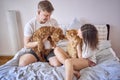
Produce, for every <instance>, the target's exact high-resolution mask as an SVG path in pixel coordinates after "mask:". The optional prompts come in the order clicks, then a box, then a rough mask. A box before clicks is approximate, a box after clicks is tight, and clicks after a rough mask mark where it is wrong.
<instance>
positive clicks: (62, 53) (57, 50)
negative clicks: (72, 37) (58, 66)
mask: <svg viewBox="0 0 120 80" xmlns="http://www.w3.org/2000/svg"><path fill="white" fill-rule="evenodd" d="M54 53H55V55H56V57H57V59H58V60H59V62H61V63H62V64H64V63H65V60H66V59H67V58H69V56H68V55H67V54H66V52H65V51H64V50H63V49H61V48H60V47H56V48H55V49H54Z"/></svg>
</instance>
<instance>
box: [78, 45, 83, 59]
mask: <svg viewBox="0 0 120 80" xmlns="http://www.w3.org/2000/svg"><path fill="white" fill-rule="evenodd" d="M77 54H78V58H82V48H81V45H80V44H78V45H77Z"/></svg>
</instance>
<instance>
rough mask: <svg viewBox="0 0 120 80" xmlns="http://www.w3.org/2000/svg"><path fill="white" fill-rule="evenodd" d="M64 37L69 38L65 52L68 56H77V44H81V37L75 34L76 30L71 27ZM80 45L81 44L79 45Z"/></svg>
mask: <svg viewBox="0 0 120 80" xmlns="http://www.w3.org/2000/svg"><path fill="white" fill-rule="evenodd" d="M66 38H67V39H68V40H69V43H68V45H67V52H68V54H69V56H70V57H72V58H77V57H78V55H77V45H78V44H81V41H82V39H80V37H79V36H77V30H75V29H71V30H67V31H66ZM81 46H82V45H81Z"/></svg>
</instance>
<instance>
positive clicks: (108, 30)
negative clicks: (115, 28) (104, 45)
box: [106, 24, 110, 40]
mask: <svg viewBox="0 0 120 80" xmlns="http://www.w3.org/2000/svg"><path fill="white" fill-rule="evenodd" d="M106 26H107V40H109V36H110V25H109V24H106Z"/></svg>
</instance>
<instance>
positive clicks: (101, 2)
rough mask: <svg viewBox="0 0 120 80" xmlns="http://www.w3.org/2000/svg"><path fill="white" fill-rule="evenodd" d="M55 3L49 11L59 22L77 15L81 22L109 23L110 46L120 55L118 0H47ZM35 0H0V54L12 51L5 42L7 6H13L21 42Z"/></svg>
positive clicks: (35, 6) (32, 15) (9, 8)
mask: <svg viewBox="0 0 120 80" xmlns="http://www.w3.org/2000/svg"><path fill="white" fill-rule="evenodd" d="M50 1H51V2H52V4H53V5H54V7H55V11H54V13H53V15H52V17H54V18H55V19H57V21H58V22H59V24H70V23H71V21H72V20H73V19H74V18H75V17H77V18H78V19H79V20H80V21H81V23H85V22H90V23H93V24H106V23H107V24H110V25H111V30H110V40H111V43H112V48H113V49H114V51H115V52H116V54H117V55H118V56H119V57H120V50H119V48H120V44H119V41H120V37H118V36H117V35H118V34H120V27H119V26H120V22H119V21H120V15H119V14H120V0H50ZM38 2H39V0H1V1H0V25H1V26H0V28H1V29H0V55H14V53H11V48H10V47H11V46H10V44H9V35H8V33H6V32H8V24H7V17H6V12H7V10H17V11H18V13H19V25H20V26H19V27H20V28H21V30H20V32H21V33H20V34H21V36H20V37H21V44H22V46H23V28H24V25H25V24H26V23H27V21H29V20H30V19H31V18H32V17H34V16H35V15H36V10H37V3H38Z"/></svg>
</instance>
